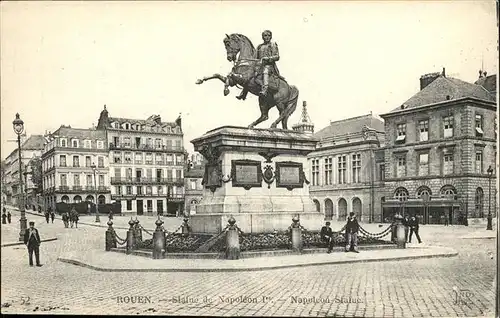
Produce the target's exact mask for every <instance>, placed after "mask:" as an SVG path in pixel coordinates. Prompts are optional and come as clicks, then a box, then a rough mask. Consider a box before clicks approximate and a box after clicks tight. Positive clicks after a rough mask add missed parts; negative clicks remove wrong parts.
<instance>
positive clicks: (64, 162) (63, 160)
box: [59, 155, 66, 167]
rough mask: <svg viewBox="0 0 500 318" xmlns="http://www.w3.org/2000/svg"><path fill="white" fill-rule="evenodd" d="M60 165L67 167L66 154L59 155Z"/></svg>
mask: <svg viewBox="0 0 500 318" xmlns="http://www.w3.org/2000/svg"><path fill="white" fill-rule="evenodd" d="M59 165H60V166H61V167H66V155H60V156H59Z"/></svg>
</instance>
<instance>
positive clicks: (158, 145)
mask: <svg viewBox="0 0 500 318" xmlns="http://www.w3.org/2000/svg"><path fill="white" fill-rule="evenodd" d="M155 147H156V149H161V139H160V138H156V139H155Z"/></svg>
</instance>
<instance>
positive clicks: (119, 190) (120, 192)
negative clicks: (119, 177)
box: [115, 186, 122, 194]
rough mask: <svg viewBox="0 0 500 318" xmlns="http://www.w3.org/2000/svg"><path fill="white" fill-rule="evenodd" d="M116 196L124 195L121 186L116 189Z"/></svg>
mask: <svg viewBox="0 0 500 318" xmlns="http://www.w3.org/2000/svg"><path fill="white" fill-rule="evenodd" d="M115 189H116V190H115V191H116V194H122V187H121V186H116V187H115Z"/></svg>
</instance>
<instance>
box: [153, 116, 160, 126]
mask: <svg viewBox="0 0 500 318" xmlns="http://www.w3.org/2000/svg"><path fill="white" fill-rule="evenodd" d="M154 121H155V122H156V123H157V124H161V117H160V115H157V116H156V117H155V119H154Z"/></svg>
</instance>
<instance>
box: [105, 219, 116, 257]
mask: <svg viewBox="0 0 500 318" xmlns="http://www.w3.org/2000/svg"><path fill="white" fill-rule="evenodd" d="M107 224H108V229H107V230H106V237H105V240H106V251H110V250H111V248H113V247H114V248H116V240H115V230H114V229H113V221H111V219H109V221H108V223H107Z"/></svg>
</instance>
